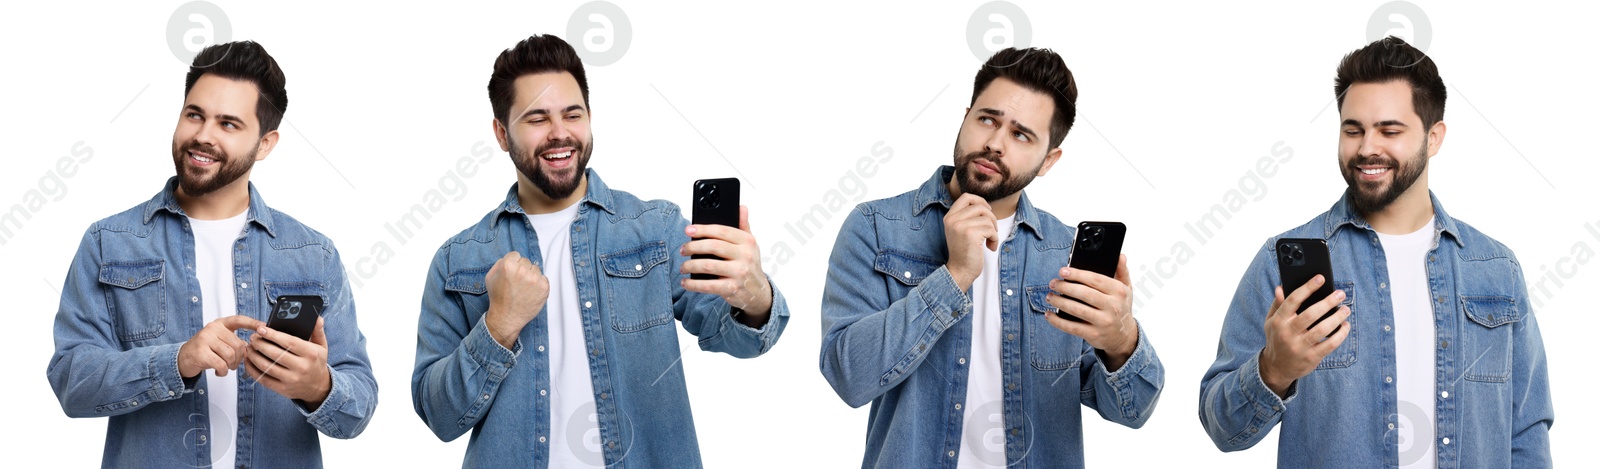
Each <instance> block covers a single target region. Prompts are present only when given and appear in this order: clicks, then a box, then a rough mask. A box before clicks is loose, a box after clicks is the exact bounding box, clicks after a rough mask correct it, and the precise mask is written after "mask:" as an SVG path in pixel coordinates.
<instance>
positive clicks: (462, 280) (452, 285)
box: [444, 267, 489, 295]
mask: <svg viewBox="0 0 1600 469" xmlns="http://www.w3.org/2000/svg"><path fill="white" fill-rule="evenodd" d="M488 274H489V268H488V267H483V268H476V269H461V270H457V271H455V272H451V273H450V276H449V277H445V279H444V289H445V290H446V291H453V292H461V293H468V294H472V295H482V294H484V293H486V292H488V291H489V285H488V283H487V282H486V281H485V280H484V277H485V276H487V275H488Z"/></svg>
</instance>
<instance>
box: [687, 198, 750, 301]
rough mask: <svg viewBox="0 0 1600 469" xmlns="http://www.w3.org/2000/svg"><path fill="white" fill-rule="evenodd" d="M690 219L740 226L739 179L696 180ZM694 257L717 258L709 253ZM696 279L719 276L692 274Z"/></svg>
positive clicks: (707, 223)
mask: <svg viewBox="0 0 1600 469" xmlns="http://www.w3.org/2000/svg"><path fill="white" fill-rule="evenodd" d="M690 221H691V222H693V223H694V224H696V225H723V226H731V227H734V228H738V227H739V179H738V178H722V179H701V180H699V181H695V182H694V208H693V210H692V214H691V215H690ZM693 258H694V259H716V258H717V257H716V256H712V255H708V254H695V255H694V256H693ZM689 278H692V279H695V280H711V279H716V278H719V277H717V276H715V275H710V274H690V275H689Z"/></svg>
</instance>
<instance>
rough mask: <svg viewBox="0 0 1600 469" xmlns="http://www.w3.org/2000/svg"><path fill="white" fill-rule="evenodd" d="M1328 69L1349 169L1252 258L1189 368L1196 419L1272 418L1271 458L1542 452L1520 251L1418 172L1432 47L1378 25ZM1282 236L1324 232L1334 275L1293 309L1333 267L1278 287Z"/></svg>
mask: <svg viewBox="0 0 1600 469" xmlns="http://www.w3.org/2000/svg"><path fill="white" fill-rule="evenodd" d="M1334 83H1335V84H1334V95H1335V96H1336V97H1337V99H1338V104H1339V119H1340V123H1339V137H1338V143H1339V145H1338V164H1339V170H1340V173H1341V174H1342V175H1343V176H1344V180H1345V182H1346V184H1347V186H1348V187H1347V189H1346V190H1345V192H1344V195H1343V197H1341V198H1340V199H1339V201H1338V202H1337V203H1335V204H1334V205H1333V207H1332V208H1331V209H1329V210H1328V211H1327V212H1324V213H1323V214H1321V215H1318V216H1317V217H1316V218H1313V219H1312V220H1311V221H1310V222H1308V223H1306V224H1304V225H1301V226H1299V227H1296V228H1294V229H1292V230H1289V231H1287V232H1285V233H1283V234H1281V235H1279V236H1278V237H1276V238H1273V239H1269V240H1267V243H1266V245H1265V246H1264V247H1263V248H1262V249H1261V250H1258V251H1257V253H1256V256H1255V258H1254V260H1252V261H1251V264H1250V268H1249V269H1248V270H1247V271H1246V272H1245V274H1244V278H1243V279H1242V280H1241V281H1240V283H1239V288H1238V290H1237V291H1236V293H1234V297H1233V302H1232V303H1231V305H1230V307H1229V309H1228V314H1227V318H1226V319H1225V321H1224V324H1223V329H1222V338H1221V340H1220V342H1221V344H1220V345H1219V346H1218V348H1217V359H1216V362H1215V363H1213V364H1212V365H1211V369H1210V370H1208V371H1207V372H1206V374H1205V377H1204V378H1203V379H1202V380H1201V392H1200V421H1201V423H1202V424H1204V426H1205V429H1206V433H1208V434H1210V435H1211V439H1212V441H1213V442H1215V443H1216V445H1217V447H1218V448H1220V449H1222V450H1223V451H1238V450H1243V449H1246V448H1250V447H1251V446H1254V445H1255V444H1256V443H1257V442H1259V441H1261V439H1262V438H1263V437H1265V436H1266V435H1267V433H1269V432H1270V431H1271V430H1272V428H1273V427H1274V426H1277V427H1279V440H1278V465H1279V466H1280V467H1296V468H1300V467H1402V468H1434V467H1439V468H1458V467H1491V468H1503V467H1516V468H1534V467H1549V466H1550V465H1551V462H1550V450H1549V437H1548V431H1549V428H1550V425H1551V423H1552V422H1553V421H1554V418H1555V417H1554V413H1553V411H1552V410H1551V403H1550V386H1549V378H1548V376H1547V372H1546V364H1545V357H1544V345H1543V342H1542V341H1541V339H1540V338H1539V326H1538V324H1537V322H1536V321H1535V318H1534V314H1533V311H1532V310H1530V308H1529V302H1528V290H1527V287H1526V285H1525V284H1524V283H1523V276H1522V268H1521V266H1520V265H1519V264H1518V263H1517V259H1516V256H1515V255H1514V254H1512V252H1511V250H1510V249H1508V248H1506V247H1505V246H1504V245H1502V244H1500V243H1499V242H1496V241H1495V240H1493V239H1491V238H1489V237H1488V236H1487V235H1484V234H1483V233H1481V232H1479V231H1478V230H1476V229H1474V228H1473V227H1471V226H1468V225H1467V224H1466V223H1465V222H1462V221H1460V220H1456V219H1454V218H1451V217H1450V216H1449V215H1448V214H1446V213H1445V211H1444V207H1443V206H1441V205H1440V204H1439V199H1438V198H1437V197H1435V196H1434V194H1433V193H1432V192H1431V191H1429V190H1428V162H1429V160H1430V159H1431V158H1433V156H1434V155H1436V154H1438V152H1439V148H1440V146H1441V145H1443V144H1444V137H1445V124H1444V103H1445V85H1444V81H1443V80H1442V79H1440V77H1439V71H1438V68H1437V67H1436V66H1435V65H1434V62H1433V59H1432V58H1430V57H1428V56H1427V55H1426V54H1424V53H1423V52H1422V51H1420V50H1417V49H1416V48H1414V47H1412V46H1411V45H1409V44H1406V42H1405V41H1403V40H1401V39H1399V38H1395V37H1389V38H1386V39H1382V40H1379V41H1376V42H1373V43H1371V44H1368V45H1366V46H1365V47H1362V48H1360V49H1357V50H1356V51H1354V52H1351V53H1350V54H1348V55H1346V56H1345V57H1344V59H1343V60H1342V61H1341V62H1340V64H1339V68H1338V71H1337V78H1336V79H1335V82H1334ZM1278 238H1320V239H1325V240H1326V241H1327V245H1328V250H1329V254H1330V259H1331V263H1332V266H1333V279H1332V281H1333V282H1334V286H1335V287H1336V290H1335V291H1334V292H1333V294H1332V295H1330V296H1328V297H1327V298H1325V299H1323V300H1322V301H1318V302H1316V303H1315V304H1311V305H1310V306H1309V307H1308V308H1307V309H1306V310H1305V311H1304V312H1303V313H1301V314H1298V315H1296V314H1295V311H1296V310H1297V309H1298V308H1300V306H1301V305H1302V304H1303V303H1305V302H1306V301H1307V298H1308V297H1309V296H1310V295H1311V293H1312V291H1314V290H1316V289H1317V288H1318V287H1320V286H1322V285H1323V284H1324V283H1325V282H1327V281H1329V279H1326V278H1322V277H1320V276H1318V277H1316V278H1313V280H1312V281H1311V282H1308V283H1306V284H1305V285H1304V286H1302V287H1300V288H1298V289H1294V290H1292V291H1284V290H1285V289H1284V288H1283V287H1282V286H1280V285H1279V270H1280V267H1279V258H1278V255H1277V254H1276V253H1275V252H1274V243H1275V242H1276V240H1277V239H1278ZM1330 311H1332V312H1333V315H1332V316H1329V317H1328V318H1327V319H1325V320H1322V321H1321V322H1316V321H1317V319H1318V318H1321V317H1322V316H1323V315H1324V314H1326V313H1328V312H1330Z"/></svg>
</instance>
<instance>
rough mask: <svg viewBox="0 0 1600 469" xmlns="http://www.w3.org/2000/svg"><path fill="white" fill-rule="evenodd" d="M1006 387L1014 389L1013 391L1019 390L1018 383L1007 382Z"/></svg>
mask: <svg viewBox="0 0 1600 469" xmlns="http://www.w3.org/2000/svg"><path fill="white" fill-rule="evenodd" d="M1006 389H1009V390H1012V391H1015V390H1017V383H1011V384H1007V385H1006Z"/></svg>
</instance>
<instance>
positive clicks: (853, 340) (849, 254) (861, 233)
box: [821, 206, 972, 407]
mask: <svg viewBox="0 0 1600 469" xmlns="http://www.w3.org/2000/svg"><path fill="white" fill-rule="evenodd" d="M872 217H873V215H872V214H871V213H869V212H868V210H867V209H866V208H864V207H861V206H858V207H857V208H856V210H854V211H852V212H851V213H850V216H849V217H848V218H846V219H845V221H844V226H843V227H842V228H840V230H839V237H838V239H837V240H836V241H835V242H834V244H833V254H832V256H830V257H829V258H828V277H827V284H826V285H825V286H824V287H823V291H822V356H821V368H822V376H823V378H826V379H827V380H828V384H829V385H831V386H833V391H834V392H835V393H838V394H839V397H840V398H841V399H844V402H845V403H846V404H849V405H850V406H851V407H861V406H863V405H866V404H867V403H868V402H872V400H873V399H876V398H877V397H878V396H879V395H882V394H883V393H884V392H886V391H888V390H890V389H893V388H894V387H895V386H898V385H899V384H900V382H902V381H905V379H906V377H907V376H909V375H910V374H911V372H912V371H914V370H916V368H917V367H918V366H920V365H921V364H922V361H923V359H924V358H926V357H927V353H928V350H929V349H930V348H932V347H933V344H934V343H935V342H936V341H938V340H939V337H940V336H942V335H943V334H944V331H945V330H947V329H949V328H950V326H952V325H954V324H955V323H956V322H957V321H960V320H961V319H962V318H964V317H966V316H967V315H968V314H971V312H972V301H971V300H970V299H968V298H967V295H966V293H963V292H962V291H961V289H960V288H958V287H957V286H956V283H955V279H953V278H951V277H950V271H949V270H948V269H946V268H945V267H939V269H938V270H935V271H933V273H932V274H929V275H928V277H927V278H925V279H923V280H922V282H921V283H919V284H918V285H917V286H916V287H915V288H912V289H911V291H910V293H909V294H907V295H906V296H905V297H903V298H899V299H897V300H893V301H891V300H890V298H889V294H888V292H887V291H885V290H884V288H885V286H884V285H883V283H882V279H881V278H880V277H879V276H878V274H877V272H876V271H875V270H874V268H873V261H874V259H875V258H876V256H877V252H878V245H877V242H876V240H877V235H876V228H875V226H874V224H873V218H872Z"/></svg>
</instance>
